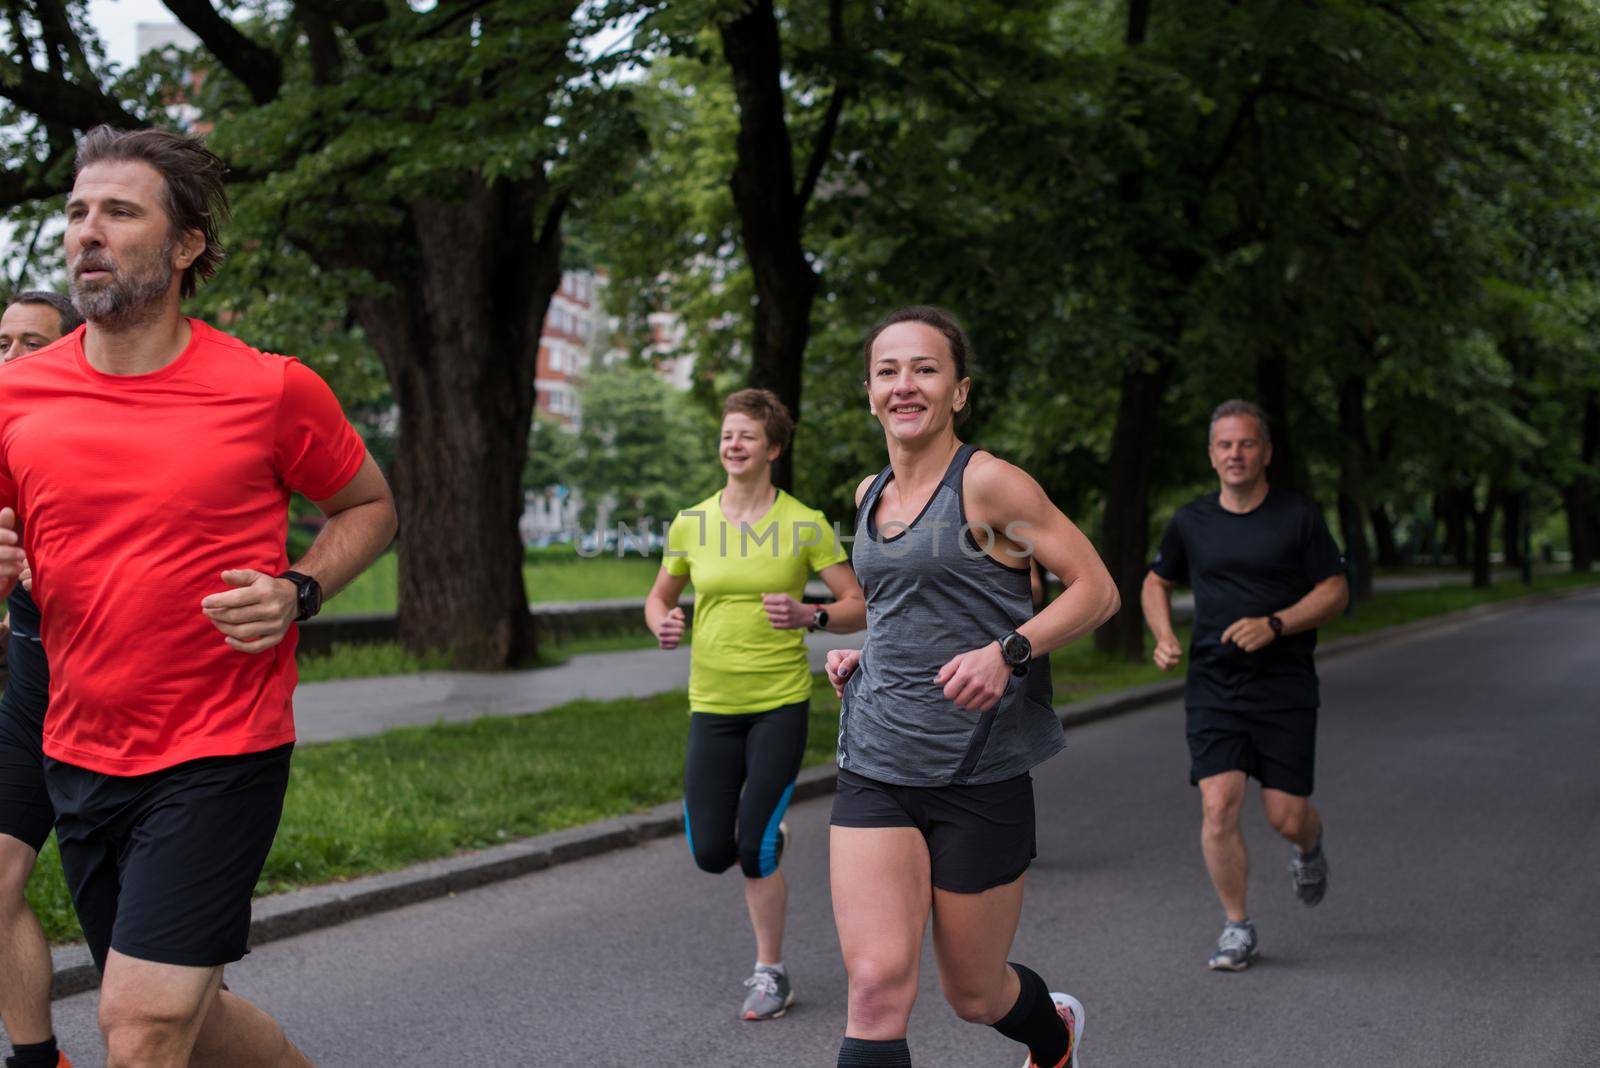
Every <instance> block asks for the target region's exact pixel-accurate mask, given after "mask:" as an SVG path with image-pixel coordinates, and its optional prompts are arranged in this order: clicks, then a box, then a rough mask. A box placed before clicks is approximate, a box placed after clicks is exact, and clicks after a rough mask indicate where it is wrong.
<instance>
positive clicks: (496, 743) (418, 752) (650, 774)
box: [28, 574, 1600, 941]
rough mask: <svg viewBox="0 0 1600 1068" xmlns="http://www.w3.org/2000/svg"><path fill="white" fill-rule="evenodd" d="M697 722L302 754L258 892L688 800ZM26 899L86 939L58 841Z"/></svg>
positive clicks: (666, 712) (528, 720)
mask: <svg viewBox="0 0 1600 1068" xmlns="http://www.w3.org/2000/svg"><path fill="white" fill-rule="evenodd" d="M1596 583H1600V574H1596V575H1587V576H1572V575H1551V576H1545V577H1541V578H1540V579H1539V581H1538V582H1537V584H1536V588H1537V589H1541V590H1549V589H1558V588H1563V587H1570V586H1575V585H1593V584H1596ZM1523 592H1526V591H1525V590H1524V589H1523V587H1522V586H1521V585H1520V584H1516V583H1505V584H1501V585H1498V586H1495V587H1493V588H1491V589H1488V590H1470V589H1467V588H1465V587H1452V588H1444V589H1432V590H1417V591H1410V592H1404V593H1393V594H1389V595H1385V596H1382V597H1379V598H1377V599H1375V600H1373V601H1371V602H1369V603H1366V604H1363V605H1362V606H1361V607H1360V611H1359V613H1358V615H1357V616H1356V617H1355V618H1354V619H1346V620H1340V621H1339V622H1337V623H1335V624H1333V625H1332V626H1330V627H1328V628H1326V629H1325V631H1324V634H1325V636H1326V637H1330V638H1331V637H1337V636H1342V635H1346V634H1354V633H1360V632H1363V631H1367V630H1372V629H1375V628H1379V627H1384V626H1392V625H1395V624H1398V623H1404V622H1410V621H1412V620H1416V619H1421V618H1424V617H1427V616H1431V615H1436V614H1438V613H1441V612H1449V611H1455V610H1458V609H1461V608H1467V607H1470V606H1472V605H1475V604H1482V603H1485V602H1488V601H1494V600H1502V599H1504V598H1507V597H1515V596H1517V595H1519V594H1521V593H1523ZM608 640H609V639H608ZM362 655H369V654H365V653H363V654H362ZM370 655H373V656H382V655H386V654H378V653H374V654H370ZM1051 662H1052V666H1053V668H1054V671H1055V681H1056V697H1057V700H1058V701H1070V700H1075V699H1081V698H1084V697H1088V696H1091V695H1093V694H1096V693H1103V692H1106V691H1108V690H1114V689H1119V688H1122V687H1125V686H1133V685H1138V684H1141V683H1146V682H1153V681H1156V680H1158V679H1162V678H1169V679H1170V678H1177V677H1179V676H1178V675H1177V674H1176V673H1174V674H1172V675H1162V674H1161V673H1160V672H1158V671H1157V670H1156V669H1155V668H1154V666H1153V665H1151V664H1149V663H1148V661H1146V662H1145V663H1142V664H1123V663H1117V662H1112V661H1109V660H1107V659H1106V658H1103V657H1100V656H1099V655H1098V654H1097V653H1095V652H1094V649H1093V647H1092V645H1091V644H1090V643H1088V642H1080V643H1078V644H1077V645H1076V646H1073V647H1071V648H1068V649H1065V650H1062V651H1060V652H1058V653H1056V654H1054V655H1053V656H1052V657H1051ZM686 711H687V698H686V696H685V694H684V693H683V692H682V691H678V692H674V693H666V694H660V695H657V696H655V697H651V698H646V699H642V700H636V699H622V700H614V701H575V702H572V703H570V704H567V705H563V706H561V707H560V708H557V709H553V710H551V711H549V712H546V713H543V714H540V715H533V716H521V717H505V718H486V719H481V720H477V721H476V722H473V723H467V724H449V725H438V726H432V727H407V728H402V729H399V730H394V731H390V732H388V733H386V734H383V735H379V736H377V737H373V738H359V739H352V740H349V741H343V742H332V743H328V744H324V745H312V746H305V747H304V748H302V749H301V750H300V751H299V752H298V753H297V754H296V756H295V764H294V774H293V777H292V779H291V782H290V786H289V798H288V803H287V805H286V808H285V812H284V819H283V826H282V828H281V829H280V830H279V832H278V840H277V844H276V845H275V846H274V848H273V852H272V856H271V857H270V858H269V860H268V862H267V868H266V871H265V873H264V874H263V876H262V880H261V883H260V884H259V886H258V887H257V891H258V892H261V893H266V892H271V891H276V890H283V889H288V888H290V887H295V886H304V885H310V884H315V883H322V882H328V881H333V880H338V879H342V878H347V877H350V876H354V875H360V874H366V873H370V872H376V871H384V870H390V869H394V868H399V867H404V866H405V865H408V864H413V863H416V862H419V861H422V860H427V859H431V858H435V857H441V856H448V855H450V854H452V853H457V852H461V851H463V850H468V849H476V848H481V847H483V846H488V845H494V844H496V843H499V842H504V841H507V840H509V839H513V838H520V837H524V836H527V835H534V834H541V833H544V832H547V831H552V830H558V829H561V828H565V827H572V826H576V825H579V824H583V823H588V822H592V821H594V820H599V819H604V818H606V817H610V816H616V815H620V814H623V813H627V812H633V811H637V810H640V809H644V808H648V807H650V806H652V805H656V804H659V803H661V802H663V801H669V800H671V799H673V798H675V797H678V796H680V794H681V776H682V760H683V745H684V737H685V732H686V726H687V724H686V721H685V712H686ZM838 719H839V706H838V702H837V700H836V699H835V698H834V696H833V691H832V690H831V688H829V687H828V686H827V685H826V684H824V683H823V682H822V681H821V679H820V677H819V678H818V679H817V680H816V685H815V686H814V688H813V693H812V709H811V727H812V729H811V739H810V745H809V747H808V749H807V752H806V763H807V764H818V763H824V762H826V761H828V760H831V759H832V758H833V746H834V741H835V737H836V735H837V732H838ZM28 897H29V900H30V901H32V902H33V905H34V907H35V909H36V910H37V911H38V914H39V916H40V919H41V920H42V921H43V923H44V925H45V929H46V930H47V932H48V933H49V935H50V938H51V939H52V940H54V941H66V940H70V939H74V938H77V937H78V931H77V924H76V920H75V919H74V918H73V916H72V913H71V908H70V905H69V903H68V901H67V897H66V892H65V890H64V889H63V887H62V882H61V872H60V861H59V859H58V857H57V855H56V852H55V843H54V840H52V841H51V842H50V843H49V844H48V845H47V846H46V847H45V851H44V853H43V854H41V857H40V863H39V866H38V869H37V870H36V871H35V872H34V875H33V878H32V880H31V881H30V882H29V884H28Z"/></svg>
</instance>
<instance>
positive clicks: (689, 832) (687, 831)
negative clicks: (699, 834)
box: [683, 799, 694, 857]
mask: <svg viewBox="0 0 1600 1068" xmlns="http://www.w3.org/2000/svg"><path fill="white" fill-rule="evenodd" d="M683 836H684V837H685V838H687V839H689V855H690V856H691V857H692V856H694V829H693V828H692V827H690V826H689V802H688V800H687V799H685V800H684V802H683Z"/></svg>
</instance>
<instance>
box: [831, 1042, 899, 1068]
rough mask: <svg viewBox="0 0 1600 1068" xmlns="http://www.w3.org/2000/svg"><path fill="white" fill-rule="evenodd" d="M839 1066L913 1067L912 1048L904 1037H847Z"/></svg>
mask: <svg viewBox="0 0 1600 1068" xmlns="http://www.w3.org/2000/svg"><path fill="white" fill-rule="evenodd" d="M838 1068H911V1048H910V1047H909V1046H907V1045H906V1040H905V1039H903V1038H889V1039H883V1040H878V1039H871V1038H846V1039H845V1040H844V1042H843V1043H842V1044H841V1045H840V1046H839V1065H838Z"/></svg>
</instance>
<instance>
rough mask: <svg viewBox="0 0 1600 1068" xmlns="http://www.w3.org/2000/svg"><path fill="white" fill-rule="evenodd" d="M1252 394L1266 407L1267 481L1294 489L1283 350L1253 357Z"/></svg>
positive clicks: (1286, 379)
mask: <svg viewBox="0 0 1600 1068" xmlns="http://www.w3.org/2000/svg"><path fill="white" fill-rule="evenodd" d="M1256 397H1257V398H1258V400H1259V402H1260V404H1261V407H1262V408H1263V409H1265V410H1266V413H1267V423H1268V424H1269V427H1270V430H1269V432H1270V433H1271V435H1272V462H1271V463H1269V464H1268V465H1267V484H1268V485H1270V486H1277V487H1279V488H1280V489H1289V490H1292V489H1296V488H1297V487H1298V486H1299V482H1300V480H1299V479H1298V478H1297V477H1296V476H1295V455H1294V449H1293V447H1292V445H1291V442H1290V437H1289V358H1288V357H1287V356H1285V355H1283V353H1281V352H1277V351H1273V352H1266V353H1262V354H1261V355H1260V356H1259V357H1257V358H1256Z"/></svg>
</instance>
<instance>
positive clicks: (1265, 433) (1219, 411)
mask: <svg viewBox="0 0 1600 1068" xmlns="http://www.w3.org/2000/svg"><path fill="white" fill-rule="evenodd" d="M1229 416H1249V417H1250V418H1251V419H1254V420H1255V421H1256V423H1257V425H1259V426H1260V427H1261V443H1262V444H1263V445H1265V444H1267V443H1269V442H1271V441H1272V428H1271V427H1270V426H1268V425H1267V413H1266V411H1265V410H1264V409H1263V408H1262V407H1261V405H1259V404H1253V403H1251V402H1250V401H1247V400H1239V399H1238V398H1235V399H1233V400H1225V401H1223V402H1222V403H1221V404H1219V405H1217V407H1216V408H1215V410H1213V411H1212V413H1211V422H1210V423H1208V424H1207V425H1206V442H1207V444H1209V443H1210V441H1211V431H1212V429H1213V428H1214V427H1215V426H1216V425H1217V420H1218V419H1226V418H1228V417H1229Z"/></svg>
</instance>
